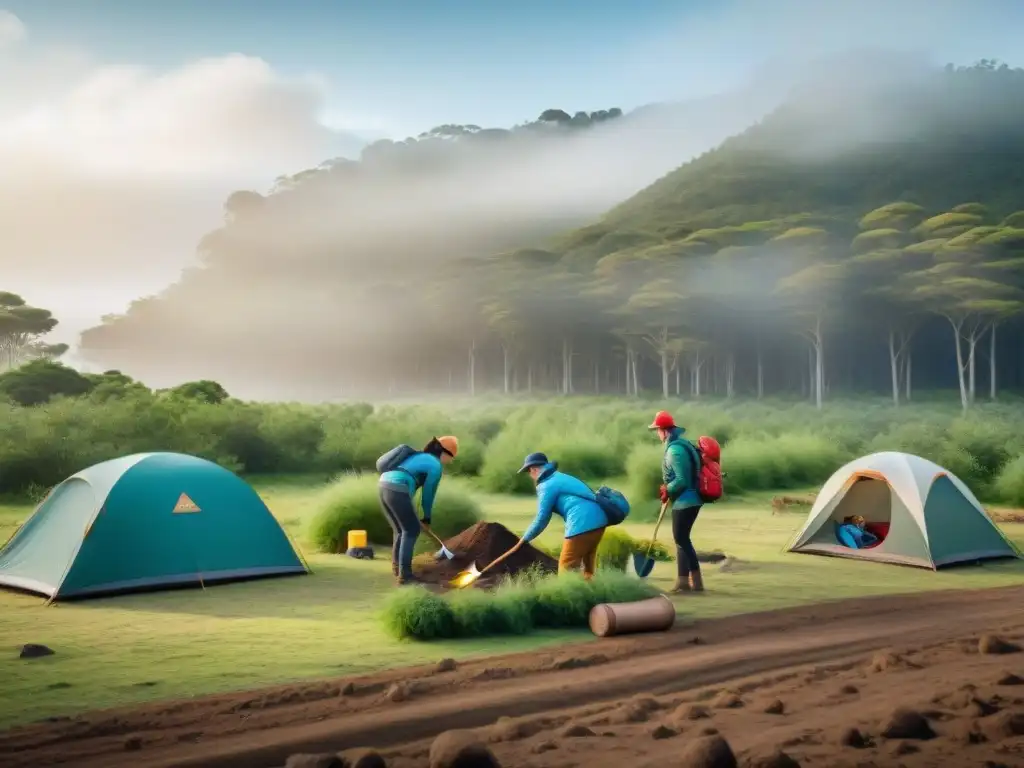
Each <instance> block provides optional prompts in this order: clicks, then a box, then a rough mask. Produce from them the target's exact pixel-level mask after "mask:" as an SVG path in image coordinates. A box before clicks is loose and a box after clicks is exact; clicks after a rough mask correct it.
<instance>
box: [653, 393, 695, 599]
mask: <svg viewBox="0 0 1024 768" xmlns="http://www.w3.org/2000/svg"><path fill="white" fill-rule="evenodd" d="M649 429H651V430H656V431H657V433H658V439H660V440H661V441H662V442H663V443H664V444H665V455H664V458H663V459H662V462H661V476H662V481H663V483H664V484H663V485H662V486H661V491H660V496H661V503H662V504H670V505H671V509H672V538H673V539H675V543H676V582H675V584H673V585H672V590H671V591H672V592H674V593H679V592H703V591H704V579H703V576H702V574H701V572H700V562H699V561H698V560H697V550H696V549H694V546H693V539H692V538H691V534H692V532H693V525H694V523H696V522H697V515H699V514H700V509H701V507H702V506H703V504H704V500H703V499H702V498H701V497H700V493H698V491H697V472H698V471H699V469H700V455H699V454H698V453H697V449H696V448H694V447H693V445H692V444H691V443H690V441H689V440H687V439H686V438H685V437H683V433H684V432H685V431H686V430H684V429H683V428H682V427H680V426H679V425H677V424H676V422H675V419H673V418H672V414H670V413H669V412H668V411H658V413H657V414H655V416H654V421H653V422H652V423H651V425H650V427H649Z"/></svg>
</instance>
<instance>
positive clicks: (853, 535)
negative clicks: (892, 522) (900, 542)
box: [836, 523, 878, 549]
mask: <svg viewBox="0 0 1024 768" xmlns="http://www.w3.org/2000/svg"><path fill="white" fill-rule="evenodd" d="M836 538H837V539H839V543H840V544H842V545H844V546H847V547H849V548H850V549H863V548H864V547H869V546H871V545H872V544H874V543H875V542H876V541H878V537H877V536H875V534H873V533H871V532H870V531H865V530H862V529H861V527H860V526H859V525H854V524H853V523H842V524H840V525H839V527H838V528H837V530H836Z"/></svg>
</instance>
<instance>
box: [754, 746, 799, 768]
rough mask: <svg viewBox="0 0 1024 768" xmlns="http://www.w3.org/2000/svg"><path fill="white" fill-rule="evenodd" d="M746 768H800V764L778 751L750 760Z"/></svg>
mask: <svg viewBox="0 0 1024 768" xmlns="http://www.w3.org/2000/svg"><path fill="white" fill-rule="evenodd" d="M745 768H800V763H798V762H797V761H796V760H794V759H793V758H792V757H791V756H790V755H789V754H787V753H785V752H783V751H782V750H781V749H778V750H776V751H775V752H770V753H769V754H767V755H761V756H760V757H751V758H749V759H748V760H747V762H746V763H745Z"/></svg>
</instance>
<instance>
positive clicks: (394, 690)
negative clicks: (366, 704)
mask: <svg viewBox="0 0 1024 768" xmlns="http://www.w3.org/2000/svg"><path fill="white" fill-rule="evenodd" d="M409 693H410V691H409V686H408V685H406V684H405V683H395V684H394V685H392V686H391V687H390V688H388V689H387V691H386V692H385V694H384V696H385V697H386V698H387V700H388V701H393V702H395V703H398V702H400V701H405V700H406V699H408V698H409Z"/></svg>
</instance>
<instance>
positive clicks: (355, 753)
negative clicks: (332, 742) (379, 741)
mask: <svg viewBox="0 0 1024 768" xmlns="http://www.w3.org/2000/svg"><path fill="white" fill-rule="evenodd" d="M338 757H339V758H341V762H342V765H343V766H344V768H388V764H387V761H386V760H385V759H384V758H383V756H382V755H381V754H380V752H378V751H377V750H375V749H362V748H356V749H348V750H345V751H344V752H342V753H340V754H339V755H338Z"/></svg>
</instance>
